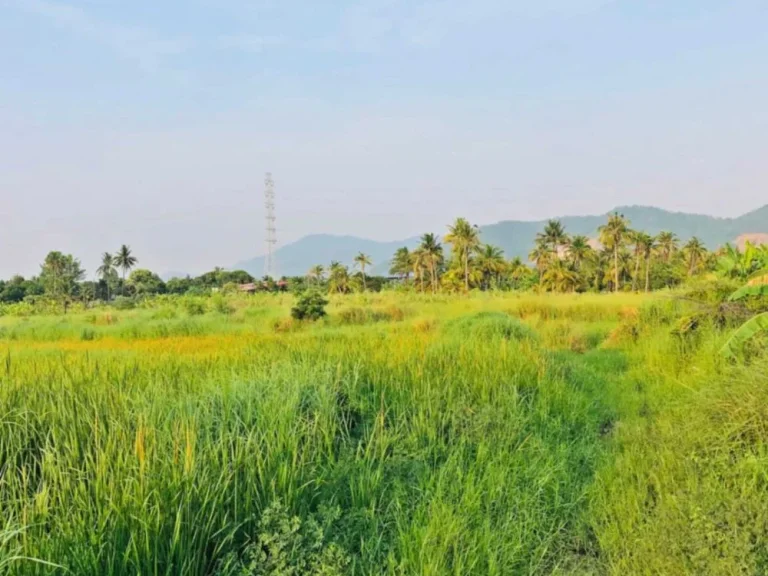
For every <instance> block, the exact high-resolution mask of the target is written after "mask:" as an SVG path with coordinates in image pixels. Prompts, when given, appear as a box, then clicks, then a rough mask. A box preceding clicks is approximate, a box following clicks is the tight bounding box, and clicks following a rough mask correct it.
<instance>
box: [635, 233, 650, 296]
mask: <svg viewBox="0 0 768 576" xmlns="http://www.w3.org/2000/svg"><path fill="white" fill-rule="evenodd" d="M631 238H632V244H633V245H634V254H635V273H634V274H633V275H632V290H634V291H637V290H638V288H639V282H638V279H639V278H640V262H641V261H643V260H644V261H645V291H646V292H647V291H648V288H649V284H650V257H651V252H652V251H653V246H654V239H653V236H651V235H650V234H646V233H645V232H639V231H638V232H633V233H632V236H631Z"/></svg>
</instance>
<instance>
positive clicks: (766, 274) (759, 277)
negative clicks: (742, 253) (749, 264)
mask: <svg viewBox="0 0 768 576" xmlns="http://www.w3.org/2000/svg"><path fill="white" fill-rule="evenodd" d="M747 280H748V282H747V284H749V285H750V286H755V285H756V284H768V268H763V269H762V270H760V271H758V272H755V273H753V274H750V275H749V278H747Z"/></svg>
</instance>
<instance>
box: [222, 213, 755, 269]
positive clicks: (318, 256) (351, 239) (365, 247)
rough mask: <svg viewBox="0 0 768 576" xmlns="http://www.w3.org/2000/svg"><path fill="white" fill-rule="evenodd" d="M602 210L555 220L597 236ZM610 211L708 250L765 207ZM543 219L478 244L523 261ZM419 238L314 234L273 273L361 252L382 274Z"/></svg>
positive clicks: (743, 228) (289, 250) (498, 231)
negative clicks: (719, 212) (711, 211)
mask: <svg viewBox="0 0 768 576" xmlns="http://www.w3.org/2000/svg"><path fill="white" fill-rule="evenodd" d="M613 212H614V210H611V211H610V212H608V213H607V214H601V215H599V216H563V217H561V218H559V220H560V221H561V222H562V223H563V225H564V226H565V228H566V231H567V232H568V233H569V234H582V235H584V236H589V237H595V236H597V229H598V227H599V226H600V225H602V224H603V223H604V222H605V221H606V218H607V216H608V214H612V213H613ZM615 212H618V213H619V214H623V215H624V216H625V217H626V218H627V219H628V220H629V221H630V222H631V225H632V227H633V228H634V229H636V230H644V231H645V232H647V233H649V234H658V233H659V232H661V231H664V230H668V231H671V232H674V233H675V234H677V235H678V236H679V237H680V240H681V241H682V242H686V241H688V240H689V239H690V238H692V237H693V236H697V237H698V238H700V239H701V240H702V241H703V242H704V243H705V244H706V245H707V246H708V247H709V248H716V247H718V246H721V245H723V244H725V243H726V242H735V241H736V240H737V238H739V236H742V235H744V234H764V233H768V205H766V206H763V207H762V208H759V209H757V210H754V211H753V212H749V213H748V214H744V215H743V216H740V217H738V218H716V217H714V216H705V215H701V214H686V213H682V212H669V211H667V210H662V209H660V208H652V207H648V206H622V207H619V208H616V209H615ZM545 224H546V221H544V220H541V221H536V222H532V221H514V220H506V221H503V222H499V223H497V224H490V225H488V226H481V228H480V234H481V239H482V241H483V242H485V243H488V244H494V245H496V246H499V247H500V248H502V249H503V250H504V253H505V255H506V256H507V258H514V257H515V256H519V257H521V258H523V259H526V258H527V256H528V253H529V252H530V251H531V248H532V247H533V244H534V240H535V238H536V234H538V233H539V232H541V231H542V230H543V229H544V225H545ZM418 244H419V238H418V237H414V238H407V239H405V240H399V241H396V242H377V241H375V240H368V239H365V238H357V237H355V236H335V235H332V234H314V235H311V236H305V237H304V238H302V239H300V240H298V241H296V242H294V243H292V244H288V245H286V246H282V247H281V248H279V249H278V250H277V252H276V256H277V262H278V269H279V270H278V271H279V273H280V274H281V275H286V276H300V275H304V274H306V273H307V270H309V268H310V267H312V266H314V265H315V264H323V265H324V266H328V264H329V263H330V262H331V261H333V260H337V261H339V262H341V263H342V264H348V265H351V264H352V261H353V259H354V257H355V255H356V254H358V253H359V252H364V253H365V254H368V255H369V256H370V257H371V260H372V261H373V263H374V267H373V270H372V273H374V274H386V273H387V271H388V269H389V261H390V259H391V258H392V255H393V254H394V253H395V250H397V249H398V248H400V247H402V246H407V247H408V248H414V247H416V246H418ZM233 268H235V269H243V270H247V271H248V272H250V273H251V274H254V275H256V276H261V275H262V274H263V273H264V257H263V256H260V257H257V258H253V259H251V260H246V261H244V262H240V263H238V264H236V265H235V266H234V267H233Z"/></svg>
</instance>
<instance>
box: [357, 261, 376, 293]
mask: <svg viewBox="0 0 768 576" xmlns="http://www.w3.org/2000/svg"><path fill="white" fill-rule="evenodd" d="M355 265H356V266H357V267H358V268H360V273H361V274H362V275H363V292H365V290H366V289H367V286H366V282H365V267H366V266H371V265H372V263H371V257H370V256H368V255H367V254H363V253H362V252H360V253H358V255H357V256H355Z"/></svg>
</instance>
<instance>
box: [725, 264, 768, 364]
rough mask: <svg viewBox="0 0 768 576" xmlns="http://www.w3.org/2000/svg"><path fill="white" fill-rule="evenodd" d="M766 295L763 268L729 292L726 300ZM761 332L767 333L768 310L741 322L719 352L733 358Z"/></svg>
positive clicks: (767, 281) (766, 278)
mask: <svg viewBox="0 0 768 576" xmlns="http://www.w3.org/2000/svg"><path fill="white" fill-rule="evenodd" d="M766 296H768V269H763V270H760V271H758V272H755V273H753V274H751V275H750V276H749V278H748V282H747V284H746V285H745V286H743V287H741V288H739V289H738V290H736V292H734V293H733V294H731V295H730V296H729V297H728V301H729V302H739V301H741V300H745V299H747V298H751V297H766ZM763 333H768V312H763V313H762V314H758V315H756V316H753V317H752V318H750V319H749V320H747V321H746V322H745V323H744V324H742V325H741V326H740V327H739V328H738V329H737V330H736V331H735V332H734V333H733V334H731V337H730V338H728V341H727V342H726V343H725V345H724V346H723V348H722V349H721V350H720V353H721V354H722V355H723V356H725V357H727V358H735V357H736V354H737V353H738V351H739V350H741V349H742V348H743V347H744V344H746V343H747V341H748V340H750V339H752V338H754V337H755V336H757V335H758V334H763Z"/></svg>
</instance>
